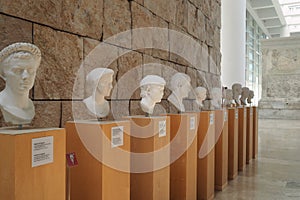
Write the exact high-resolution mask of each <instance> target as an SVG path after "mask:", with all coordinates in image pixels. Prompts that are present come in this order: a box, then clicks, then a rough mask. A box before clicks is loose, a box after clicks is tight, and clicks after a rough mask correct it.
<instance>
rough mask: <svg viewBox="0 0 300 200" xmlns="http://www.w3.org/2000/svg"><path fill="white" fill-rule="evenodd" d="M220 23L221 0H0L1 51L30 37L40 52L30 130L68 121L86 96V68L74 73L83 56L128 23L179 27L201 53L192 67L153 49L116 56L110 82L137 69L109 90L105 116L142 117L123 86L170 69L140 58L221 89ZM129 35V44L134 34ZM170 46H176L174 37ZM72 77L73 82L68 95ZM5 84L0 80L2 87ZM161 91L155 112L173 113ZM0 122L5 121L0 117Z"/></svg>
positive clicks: (190, 107)
mask: <svg viewBox="0 0 300 200" xmlns="http://www.w3.org/2000/svg"><path fill="white" fill-rule="evenodd" d="M220 26H221V0H167V1H166V0H81V1H79V0H73V1H72V0H50V1H42V0H14V1H7V0H0V49H2V48H4V47H5V46H7V45H9V44H12V43H14V42H30V43H33V44H35V45H37V46H38V47H39V48H40V49H41V51H42V62H41V65H40V68H39V69H38V72H37V77H36V81H35V85H34V88H33V89H32V91H31V98H32V99H33V101H34V103H35V106H36V116H35V118H34V120H33V123H32V125H33V126H35V127H63V126H64V124H65V122H66V121H68V120H72V100H74V101H76V102H75V104H76V103H77V104H78V105H79V107H80V104H81V100H82V99H83V98H85V97H86V94H85V91H84V84H85V83H84V82H85V75H86V74H87V73H88V70H87V69H85V71H84V72H83V73H79V72H78V70H79V69H80V66H81V63H82V62H83V60H84V59H85V58H86V57H87V55H88V54H89V53H90V51H91V50H92V49H93V48H95V47H96V46H97V45H98V44H100V43H101V42H103V41H104V40H106V39H107V38H109V37H111V36H113V35H115V34H117V33H119V32H122V31H127V30H131V29H135V28H141V27H161V28H167V29H169V30H176V31H179V32H181V33H184V34H187V35H188V36H190V37H192V38H193V39H194V40H195V41H196V42H197V43H198V44H200V45H201V47H202V51H205V52H207V53H208V54H207V56H204V57H203V56H202V57H201V56H199V58H198V60H197V63H199V64H198V66H195V64H193V65H192V64H191V63H189V62H187V61H186V60H185V59H183V58H181V57H179V56H178V55H176V54H174V53H170V52H169V51H162V50H159V49H140V50H132V51H129V52H128V53H126V54H125V55H120V56H118V57H117V59H115V60H114V62H112V63H111V64H110V65H109V68H111V69H113V70H114V71H115V76H114V84H116V83H117V82H118V81H119V80H120V79H121V78H122V76H123V75H124V74H126V73H128V71H129V70H131V69H133V68H134V67H136V66H142V68H143V70H141V71H139V72H136V73H132V74H131V79H129V80H127V81H126V84H122V85H120V86H118V89H117V92H116V93H115V95H112V96H111V97H110V98H109V101H111V102H112V103H113V108H112V109H113V110H114V114H115V115H114V116H112V115H110V116H109V117H108V118H110V119H112V118H120V117H122V116H123V115H134V114H141V110H140V108H139V99H140V97H139V91H138V90H136V91H135V92H134V93H133V94H132V95H131V96H130V97H129V98H123V96H124V94H126V93H128V91H127V88H128V86H130V85H134V84H138V83H139V81H140V80H141V78H142V77H143V76H145V75H147V74H158V75H161V76H163V77H164V78H166V79H167V80H169V79H168V78H169V77H170V76H171V74H170V73H169V72H168V71H166V70H165V68H161V69H158V68H157V67H156V66H153V65H152V66H146V65H145V64H147V63H158V64H161V65H164V66H169V67H171V68H172V69H175V70H177V71H179V72H184V73H187V74H188V75H189V76H190V77H191V80H192V86H193V87H196V86H204V87H207V88H208V89H209V90H210V89H211V88H212V87H220V61H221V54H220ZM131 37H132V43H134V41H135V39H136V38H135V35H134V34H132V35H131ZM161 37H164V38H165V40H164V41H165V42H163V44H162V45H166V47H168V48H169V47H170V43H169V42H170V38H169V35H168V34H166V35H162V36H161ZM148 39H150V40H152V41H151V42H153V43H155V42H157V41H155V39H153V38H148ZM177 43H178V45H180V41H177ZM106 45H108V46H111V47H113V48H114V49H115V48H116V49H117V52H123V51H125V50H131V49H132V45H130V46H123V45H122V44H120V43H116V44H113V43H112V44H106ZM187 48H188V47H187ZM198 53H199V52H198ZM120 54H121V53H120ZM195 54H196V53H195ZM204 55H206V54H204ZM196 56H197V55H196ZM198 61H199V62H198ZM213 64H214V65H215V66H216V67H213ZM196 65H197V64H196ZM98 67H99V66H98ZM89 70H90V69H89ZM75 79H76V80H77V82H78V87H76V88H77V89H76V91H75V95H74V93H73V86H74V83H75ZM4 85H5V83H4V82H3V80H1V82H0V89H1V90H2V89H3V87H4ZM168 94H170V91H169V90H168V89H166V94H165V96H164V99H163V100H162V102H161V103H160V105H158V106H157V107H156V111H155V112H156V113H161V112H164V111H167V112H174V110H172V106H170V104H169V103H168V102H167V100H166V99H167V96H168ZM122 95H123V96H122ZM191 102H192V101H191V100H187V101H186V104H187V106H186V107H187V110H193V109H194V108H193V107H194V106H193V104H192V103H191ZM1 123H2V125H5V124H4V123H3V119H1Z"/></svg>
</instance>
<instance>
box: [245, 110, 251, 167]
mask: <svg viewBox="0 0 300 200" xmlns="http://www.w3.org/2000/svg"><path fill="white" fill-rule="evenodd" d="M246 109H247V136H246V138H247V139H246V163H247V164H249V163H250V161H251V160H252V157H253V108H252V107H247V108H246Z"/></svg>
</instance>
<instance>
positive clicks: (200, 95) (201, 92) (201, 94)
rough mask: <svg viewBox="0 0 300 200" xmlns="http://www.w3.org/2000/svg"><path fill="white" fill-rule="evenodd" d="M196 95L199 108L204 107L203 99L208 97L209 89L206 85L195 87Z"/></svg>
mask: <svg viewBox="0 0 300 200" xmlns="http://www.w3.org/2000/svg"><path fill="white" fill-rule="evenodd" d="M194 92H195V96H196V100H195V101H196V103H197V105H198V106H199V108H202V107H203V101H204V100H205V99H206V97H207V95H206V93H207V90H206V88H204V87H196V88H195V89H194Z"/></svg>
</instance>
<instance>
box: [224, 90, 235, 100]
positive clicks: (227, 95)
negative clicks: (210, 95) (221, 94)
mask: <svg viewBox="0 0 300 200" xmlns="http://www.w3.org/2000/svg"><path fill="white" fill-rule="evenodd" d="M225 99H227V100H232V99H233V94H232V90H231V89H226V90H225Z"/></svg>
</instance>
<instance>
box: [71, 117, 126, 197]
mask: <svg viewBox="0 0 300 200" xmlns="http://www.w3.org/2000/svg"><path fill="white" fill-rule="evenodd" d="M66 132H67V152H68V153H71V152H74V153H75V155H76V157H77V160H78V166H75V167H72V168H69V179H70V183H69V184H70V199H71V200H83V199H86V200H94V199H97V200H119V199H122V200H123V199H124V200H129V199H130V173H129V171H130V136H129V134H130V122H129V121H118V122H110V121H107V122H105V121H103V122H98V121H76V122H67V123H66ZM122 151H123V153H122ZM112 166H114V168H112ZM115 168H118V169H115ZM119 169H120V170H119Z"/></svg>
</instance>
